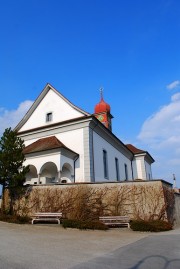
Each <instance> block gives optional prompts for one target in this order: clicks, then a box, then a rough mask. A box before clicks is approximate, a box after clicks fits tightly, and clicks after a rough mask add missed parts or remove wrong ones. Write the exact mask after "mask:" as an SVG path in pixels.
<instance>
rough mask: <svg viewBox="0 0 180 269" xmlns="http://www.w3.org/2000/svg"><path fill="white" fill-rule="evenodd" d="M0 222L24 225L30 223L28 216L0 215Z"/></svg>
mask: <svg viewBox="0 0 180 269" xmlns="http://www.w3.org/2000/svg"><path fill="white" fill-rule="evenodd" d="M0 221H5V222H11V223H18V224H25V223H29V222H30V218H29V217H28V216H18V215H6V214H0Z"/></svg>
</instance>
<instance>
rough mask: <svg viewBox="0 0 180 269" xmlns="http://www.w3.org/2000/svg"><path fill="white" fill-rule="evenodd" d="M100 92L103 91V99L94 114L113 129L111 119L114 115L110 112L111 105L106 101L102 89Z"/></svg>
mask: <svg viewBox="0 0 180 269" xmlns="http://www.w3.org/2000/svg"><path fill="white" fill-rule="evenodd" d="M100 92H101V100H100V102H99V103H98V104H97V105H96V106H95V108H94V116H95V117H96V118H97V119H98V120H99V121H100V122H102V123H103V124H104V125H105V126H106V128H108V129H109V130H111V131H112V124H111V119H112V118H113V116H112V115H111V113H110V112H111V107H110V105H109V104H108V103H106V102H105V101H104V98H103V90H102V89H101V90H100Z"/></svg>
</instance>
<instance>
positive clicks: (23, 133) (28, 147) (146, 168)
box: [14, 84, 154, 185]
mask: <svg viewBox="0 0 180 269" xmlns="http://www.w3.org/2000/svg"><path fill="white" fill-rule="evenodd" d="M112 118H113V117H112V115H111V111H110V106H109V105H108V104H107V103H106V102H105V101H104V99H103V96H102V94H101V100H100V102H99V103H98V104H97V105H96V106H95V111H94V114H89V113H87V112H85V111H84V110H82V109H80V108H78V107H77V106H75V105H74V104H72V103H71V102H70V101H69V100H68V99H67V98H65V97H64V96H63V95H62V94H61V93H60V92H58V91H57V90H56V89H55V88H54V87H52V86H51V85H50V84H47V85H46V86H45V88H44V89H43V91H42V92H41V94H40V95H39V96H38V98H37V99H36V100H35V102H34V103H33V105H32V106H31V108H30V109H29V111H28V112H27V113H26V115H25V116H24V117H23V119H22V120H21V121H20V122H19V124H18V125H17V126H16V127H15V129H14V130H15V131H17V134H18V136H19V137H21V139H23V140H24V143H25V149H24V154H25V158H26V161H25V165H29V168H30V171H29V173H28V174H27V176H26V183H25V184H30V185H32V184H59V183H76V182H110V181H111V182H114V181H128V180H130V181H131V180H136V179H141V180H150V179H152V172H151V164H152V163H153V162H154V159H153V158H152V157H151V155H150V154H149V153H148V152H147V151H144V150H140V149H137V148H136V147H134V146H133V145H131V144H128V145H125V144H124V143H123V142H122V141H121V140H119V139H118V138H117V137H116V135H115V134H114V133H113V132H112V124H111V120H112Z"/></svg>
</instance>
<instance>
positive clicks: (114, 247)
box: [0, 222, 180, 269]
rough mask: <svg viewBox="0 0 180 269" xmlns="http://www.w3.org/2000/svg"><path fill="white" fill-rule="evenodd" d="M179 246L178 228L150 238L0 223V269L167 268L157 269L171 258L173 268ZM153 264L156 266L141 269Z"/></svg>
mask: <svg viewBox="0 0 180 269" xmlns="http://www.w3.org/2000/svg"><path fill="white" fill-rule="evenodd" d="M157 239H158V240H157ZM179 242H180V229H177V230H174V231H171V232H167V233H159V234H156V235H154V234H150V233H140V232H133V231H131V230H129V229H127V228H119V229H111V230H109V231H79V230H76V229H67V230H65V229H63V228H62V227H60V226H57V225H47V226H46V225H17V224H10V223H3V222H0V269H87V268H89V269H95V268H97V269H106V268H107V269H144V268H145V269H149V268H153V269H170V268H171V267H162V265H163V266H165V265H168V266H170V265H171V264H172V260H173V259H177V262H176V263H178V266H179V267H172V269H176V268H178V269H179V268H180V263H179V259H180V245H179ZM172 249H174V251H173V252H172ZM158 251H159V252H158ZM157 255H158V256H157ZM157 260H158V264H159V265H158V266H159V267H156V266H153V267H147V264H148V265H149V264H150V263H152V264H154V262H155V261H156V264H157ZM168 262H169V263H168ZM170 262H171V264H170ZM139 263H140V264H139ZM173 263H175V261H173ZM143 264H144V265H143ZM133 266H134V267H133ZM135 266H136V267H135ZM142 266H145V267H142ZM160 266H161V267H160ZM174 266H176V265H174Z"/></svg>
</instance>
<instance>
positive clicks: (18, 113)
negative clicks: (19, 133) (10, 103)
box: [0, 100, 33, 135]
mask: <svg viewBox="0 0 180 269" xmlns="http://www.w3.org/2000/svg"><path fill="white" fill-rule="evenodd" d="M32 104H33V102H32V101H30V100H26V101H24V102H22V103H21V104H19V106H18V108H17V109H16V110H7V109H5V108H2V107H1V108H0V134H1V135H2V133H3V132H4V130H5V129H6V128H9V127H11V128H14V127H15V126H16V125H17V124H18V122H19V121H20V120H21V119H22V118H23V117H24V115H25V114H26V112H27V111H28V109H29V108H30V106H31V105H32Z"/></svg>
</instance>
